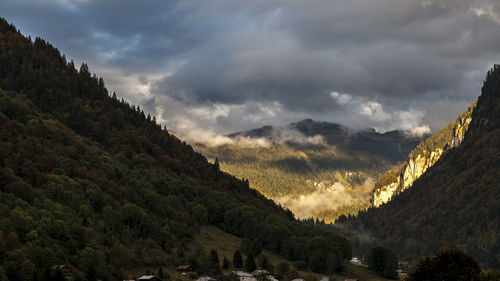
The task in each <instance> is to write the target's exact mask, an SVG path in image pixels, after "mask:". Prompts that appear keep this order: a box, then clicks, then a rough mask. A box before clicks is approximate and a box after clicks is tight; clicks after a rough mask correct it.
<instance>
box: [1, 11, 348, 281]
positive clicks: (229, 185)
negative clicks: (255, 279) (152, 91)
mask: <svg viewBox="0 0 500 281" xmlns="http://www.w3.org/2000/svg"><path fill="white" fill-rule="evenodd" d="M0 214H1V216H0V280H2V281H3V280H55V279H51V277H50V276H48V275H47V274H48V270H46V269H48V268H50V267H52V266H53V265H61V264H65V265H67V266H69V267H70V268H71V271H72V272H73V277H74V278H75V280H84V279H83V278H87V279H88V280H97V279H101V280H123V279H128V278H130V275H128V274H129V272H131V271H133V270H136V271H135V272H137V270H139V269H142V270H143V271H142V272H144V271H145V270H144V269H145V268H151V267H152V268H158V267H162V266H163V267H165V268H170V269H172V268H174V267H175V266H177V265H179V264H184V263H192V264H193V265H197V267H198V271H199V273H200V274H206V273H207V272H208V271H209V270H216V269H214V268H211V269H210V268H208V267H207V266H208V264H209V263H208V261H207V260H206V259H205V258H203V257H206V255H204V254H203V252H199V251H196V247H193V246H192V244H193V241H194V237H195V234H197V233H198V231H199V229H200V228H201V227H204V226H212V227H217V228H219V229H222V230H223V231H225V232H227V233H230V234H233V235H236V236H238V237H240V238H248V239H252V240H253V241H254V242H253V243H254V244H258V245H261V246H263V247H264V248H265V249H267V250H268V251H270V252H273V253H275V254H282V255H285V254H286V257H287V258H288V259H289V260H290V261H292V262H295V261H303V263H305V264H306V267H307V268H309V269H311V268H312V267H311V265H312V264H311V262H315V264H314V267H313V269H315V270H316V271H319V272H325V273H332V272H334V271H335V270H340V269H341V268H342V262H343V261H344V260H346V259H348V258H350V255H351V253H350V251H351V248H350V243H349V241H348V240H347V239H345V238H343V237H340V236H337V235H334V234H332V233H329V232H326V231H323V230H321V229H320V228H319V227H318V226H316V225H312V224H309V225H305V224H303V223H301V222H299V221H296V220H295V219H294V218H293V216H292V214H291V212H290V211H287V210H284V209H282V208H281V207H280V206H277V205H276V204H274V202H272V201H271V200H268V199H266V198H265V197H264V196H262V195H261V194H259V193H258V192H257V191H255V190H253V189H250V188H249V187H248V183H247V182H244V181H241V180H238V179H236V178H235V177H233V176H231V175H229V174H227V173H224V172H221V171H220V170H219V167H218V166H217V165H214V164H212V163H209V162H208V161H207V159H206V158H204V157H203V156H202V155H201V154H199V153H196V152H194V150H193V149H192V147H191V146H189V145H187V144H186V143H185V142H182V141H181V140H179V139H178V138H176V137H175V136H173V135H171V134H169V133H168V131H167V130H166V128H162V126H160V125H159V124H158V123H157V122H156V121H155V118H154V117H151V116H150V115H149V114H145V113H144V112H143V110H141V109H140V108H139V107H138V106H134V105H130V104H129V103H128V102H126V101H124V100H123V99H122V100H119V99H118V98H117V97H116V94H114V93H113V94H111V93H109V92H108V90H107V89H106V87H105V83H104V80H103V79H102V78H98V77H97V76H96V75H95V74H94V75H92V74H91V72H90V70H89V68H88V66H87V65H86V64H85V63H84V64H82V65H81V67H80V69H79V70H77V69H76V68H75V66H74V63H73V61H67V60H66V58H65V56H64V55H61V53H60V52H59V50H57V49H56V48H55V47H53V46H52V45H50V44H49V43H47V42H46V41H44V40H43V39H41V38H36V39H35V40H34V41H32V40H31V39H30V38H26V37H24V36H23V35H22V34H21V33H20V32H19V31H18V30H17V29H16V28H15V27H14V26H13V25H10V24H8V23H7V22H6V21H5V20H4V19H1V18H0ZM292 249H293V250H292ZM310 257H314V259H310ZM318 262H319V267H318ZM144 273H145V272H144ZM175 278H181V277H180V276H176V277H175Z"/></svg>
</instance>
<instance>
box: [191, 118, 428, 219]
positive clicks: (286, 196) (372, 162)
mask: <svg viewBox="0 0 500 281" xmlns="http://www.w3.org/2000/svg"><path fill="white" fill-rule="evenodd" d="M229 136H230V137H231V138H232V139H234V143H232V144H227V145H219V146H209V145H202V144H195V145H194V147H195V149H196V150H199V151H200V152H202V153H203V154H204V155H206V156H207V157H208V158H209V159H212V161H214V159H215V158H217V159H218V161H219V163H220V167H221V169H222V170H223V171H226V172H228V173H230V174H233V175H235V176H236V177H238V178H243V179H246V180H248V181H249V184H250V186H251V187H252V188H254V189H256V190H258V191H259V192H261V193H262V194H264V195H266V196H267V197H268V198H271V199H273V200H274V201H275V202H277V203H280V204H281V205H282V206H284V207H286V208H289V209H290V210H292V211H293V212H294V214H295V215H296V216H297V217H300V218H302V219H306V218H311V217H312V218H314V219H319V220H322V221H325V222H334V221H335V219H336V218H337V217H339V216H341V215H355V214H356V213H357V212H358V211H359V210H364V209H366V208H368V207H370V206H371V200H372V194H373V187H374V182H375V180H376V179H377V177H378V176H379V175H381V174H382V173H384V172H385V171H386V170H389V169H392V168H394V167H395V166H397V165H398V164H400V163H402V161H404V159H405V158H406V155H408V153H410V151H411V150H412V149H413V148H414V147H415V146H416V145H417V144H418V143H419V142H421V141H422V140H424V139H425V138H426V137H428V135H426V134H424V135H418V134H414V133H412V132H409V131H408V132H403V131H391V132H386V133H383V134H381V133H377V132H375V130H373V129H365V130H353V129H349V128H346V127H343V126H341V125H339V124H334V123H328V122H320V121H313V120H310V119H309V120H303V121H300V122H298V123H293V124H290V125H289V126H287V127H285V128H280V127H276V128H273V127H271V126H267V127H262V128H260V129H255V130H251V131H247V132H240V133H235V134H231V135H229Z"/></svg>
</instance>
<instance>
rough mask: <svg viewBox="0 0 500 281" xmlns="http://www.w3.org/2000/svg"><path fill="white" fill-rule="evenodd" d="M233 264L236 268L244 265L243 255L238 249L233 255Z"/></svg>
mask: <svg viewBox="0 0 500 281" xmlns="http://www.w3.org/2000/svg"><path fill="white" fill-rule="evenodd" d="M233 265H234V267H236V268H242V267H243V257H242V256H241V253H240V250H236V251H235V252H234V255H233Z"/></svg>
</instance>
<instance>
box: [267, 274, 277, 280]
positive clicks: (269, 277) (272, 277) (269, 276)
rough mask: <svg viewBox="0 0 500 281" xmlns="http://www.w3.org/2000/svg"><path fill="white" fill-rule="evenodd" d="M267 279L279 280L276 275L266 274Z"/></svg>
mask: <svg viewBox="0 0 500 281" xmlns="http://www.w3.org/2000/svg"><path fill="white" fill-rule="evenodd" d="M267 279H268V280H269V281H279V280H278V279H276V277H274V276H273V275H268V276H267Z"/></svg>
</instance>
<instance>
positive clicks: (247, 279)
mask: <svg viewBox="0 0 500 281" xmlns="http://www.w3.org/2000/svg"><path fill="white" fill-rule="evenodd" d="M228 275H233V276H235V277H236V278H237V279H238V280H239V281H257V279H256V278H255V277H253V276H252V274H250V273H248V272H244V271H239V270H236V271H231V272H229V273H228Z"/></svg>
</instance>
